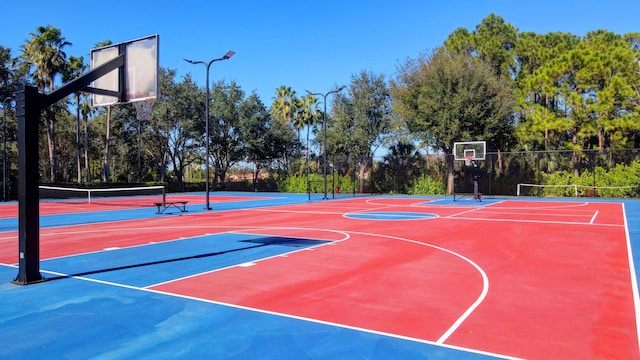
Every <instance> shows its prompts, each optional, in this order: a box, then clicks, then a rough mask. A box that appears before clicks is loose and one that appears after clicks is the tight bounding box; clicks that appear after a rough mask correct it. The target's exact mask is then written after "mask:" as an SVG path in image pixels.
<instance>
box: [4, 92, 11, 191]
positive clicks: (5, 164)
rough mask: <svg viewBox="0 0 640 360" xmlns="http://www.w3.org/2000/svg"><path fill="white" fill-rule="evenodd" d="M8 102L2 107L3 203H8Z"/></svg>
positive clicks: (5, 101)
mask: <svg viewBox="0 0 640 360" xmlns="http://www.w3.org/2000/svg"><path fill="white" fill-rule="evenodd" d="M7 100H11V98H10V97H8V98H6V99H4V102H3V103H2V104H3V105H2V107H3V108H4V111H3V114H4V115H3V117H2V201H7V197H8V196H7Z"/></svg>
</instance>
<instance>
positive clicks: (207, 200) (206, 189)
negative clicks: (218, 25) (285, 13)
mask: <svg viewBox="0 0 640 360" xmlns="http://www.w3.org/2000/svg"><path fill="white" fill-rule="evenodd" d="M234 54H235V52H233V51H228V52H227V53H226V54H224V56H223V57H221V58H217V59H213V60H211V61H209V62H208V63H207V62H204V61H193V60H187V59H184V61H186V62H188V63H191V64H202V65H204V66H206V68H207V92H206V96H205V106H204V108H205V110H204V111H205V116H204V117H205V120H204V121H205V148H206V158H205V167H206V177H207V178H206V179H205V186H204V188H205V190H204V191H205V193H206V195H205V199H206V200H205V207H204V209H205V210H211V207H210V206H209V68H210V67H211V64H213V63H214V62H216V61H220V60H227V59H229V58H231V57H232V56H233V55H234Z"/></svg>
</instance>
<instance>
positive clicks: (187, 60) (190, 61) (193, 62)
mask: <svg viewBox="0 0 640 360" xmlns="http://www.w3.org/2000/svg"><path fill="white" fill-rule="evenodd" d="M183 60H184V61H186V62H188V63H189V64H196V62H195V61H193V60H189V59H183Z"/></svg>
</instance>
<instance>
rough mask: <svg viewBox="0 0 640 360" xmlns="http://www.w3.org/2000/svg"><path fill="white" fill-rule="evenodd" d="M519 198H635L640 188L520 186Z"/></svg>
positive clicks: (639, 192) (569, 185)
mask: <svg viewBox="0 0 640 360" xmlns="http://www.w3.org/2000/svg"><path fill="white" fill-rule="evenodd" d="M516 195H517V196H538V197H612V198H634V197H639V196H640V186H638V185H631V186H589V185H577V184H566V185H542V184H518V188H517V190H516Z"/></svg>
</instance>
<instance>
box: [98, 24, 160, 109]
mask: <svg viewBox="0 0 640 360" xmlns="http://www.w3.org/2000/svg"><path fill="white" fill-rule="evenodd" d="M158 44H159V39H158V35H151V36H147V37H143V38H139V39H135V40H130V41H126V42H123V43H119V44H114V45H109V46H105V47H101V48H97V49H93V50H91V69H95V68H96V67H98V66H100V65H102V64H104V63H106V62H107V61H109V60H112V59H114V58H116V57H118V55H119V54H124V55H125V61H124V62H125V65H124V72H125V75H124V79H125V84H120V83H119V80H118V79H119V78H120V77H119V76H118V71H119V70H118V69H115V70H113V71H111V72H110V73H108V74H107V75H105V76H103V77H101V78H99V79H97V80H96V81H94V82H93V83H92V84H91V87H93V88H98V89H104V90H111V91H119V86H120V85H123V86H124V87H125V91H126V101H127V102H134V101H143V100H148V99H156V98H157V97H158V96H159V95H160V88H159V78H158V71H159V54H160V51H159V46H158ZM120 102H121V101H119V99H118V98H117V97H113V96H107V95H97V94H93V95H92V105H93V106H105V105H112V104H118V103H120Z"/></svg>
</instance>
